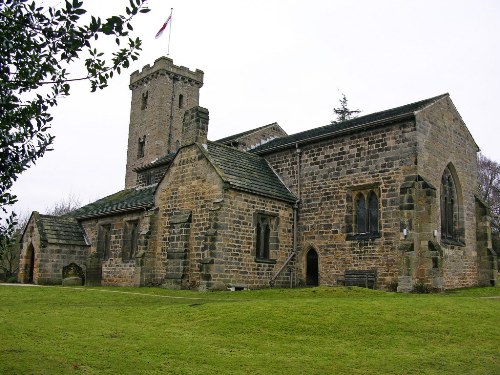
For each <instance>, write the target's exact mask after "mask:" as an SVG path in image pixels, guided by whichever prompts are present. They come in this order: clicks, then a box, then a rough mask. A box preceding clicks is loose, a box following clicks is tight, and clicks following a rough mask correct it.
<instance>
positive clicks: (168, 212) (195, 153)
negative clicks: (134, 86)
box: [151, 144, 223, 288]
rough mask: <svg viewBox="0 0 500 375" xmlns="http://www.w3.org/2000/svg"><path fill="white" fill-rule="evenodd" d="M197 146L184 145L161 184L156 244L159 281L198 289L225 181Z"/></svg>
mask: <svg viewBox="0 0 500 375" xmlns="http://www.w3.org/2000/svg"><path fill="white" fill-rule="evenodd" d="M200 147H203V146H201V145H198V144H193V145H190V146H187V147H183V148H182V149H181V150H180V151H179V153H178V154H177V157H176V158H175V160H174V161H173V162H172V164H171V166H170V168H169V169H168V171H167V173H166V175H165V178H164V179H163V180H162V182H161V183H160V185H159V186H158V189H157V191H158V193H157V195H156V198H155V199H156V202H155V204H156V206H157V207H158V209H159V211H158V216H157V220H158V231H157V233H156V236H155V241H154V242H152V243H151V246H153V247H154V251H155V252H156V253H155V259H156V264H155V270H156V278H155V280H157V281H158V282H161V283H162V284H163V285H164V286H165V287H168V288H198V287H199V286H200V281H201V274H200V271H201V270H200V264H201V261H202V258H203V253H204V250H205V247H206V241H207V237H206V235H207V231H209V230H210V228H211V227H210V218H211V216H212V215H213V214H212V211H211V210H212V209H213V207H214V206H215V205H217V204H218V202H220V201H221V199H223V182H222V180H221V178H220V177H219V176H218V174H217V172H216V171H215V170H214V168H213V166H212V165H211V164H210V163H209V161H208V160H207V159H206V158H205V157H204V155H203V153H202V151H201V150H200Z"/></svg>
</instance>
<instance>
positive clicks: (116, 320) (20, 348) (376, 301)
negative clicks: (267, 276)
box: [0, 285, 500, 375]
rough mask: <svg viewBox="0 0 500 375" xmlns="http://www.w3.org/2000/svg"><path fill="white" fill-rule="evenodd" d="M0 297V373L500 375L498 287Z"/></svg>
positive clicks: (44, 292) (83, 291)
mask: <svg viewBox="0 0 500 375" xmlns="http://www.w3.org/2000/svg"><path fill="white" fill-rule="evenodd" d="M485 297H498V298H485ZM0 298H1V305H0V374H247V373H251V374H288V375H291V374H440V375H442V374H454V375H456V374H485V375H492V374H500V288H482V289H470V290H460V291H456V292H453V293H447V294H431V295H429V294H428V295H415V294H396V293H385V292H380V291H372V290H366V289H361V288H340V287H339V288H326V287H321V288H313V289H293V290H283V289H273V290H258V291H244V292H234V293H231V292H211V293H197V292H191V291H170V290H163V289H156V288H141V289H138V288H105V287H100V288H84V287H82V288H63V287H20V286H5V285H0Z"/></svg>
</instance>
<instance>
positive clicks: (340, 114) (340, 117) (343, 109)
mask: <svg viewBox="0 0 500 375" xmlns="http://www.w3.org/2000/svg"><path fill="white" fill-rule="evenodd" d="M339 103H340V107H338V108H333V113H334V114H335V115H336V116H337V118H336V119H335V120H332V121H331V123H332V124H338V123H339V122H344V121H347V120H351V119H353V118H356V117H358V116H357V115H358V113H361V111H360V110H359V109H354V110H351V109H349V106H348V104H347V98H346V96H345V94H344V93H342V99H339Z"/></svg>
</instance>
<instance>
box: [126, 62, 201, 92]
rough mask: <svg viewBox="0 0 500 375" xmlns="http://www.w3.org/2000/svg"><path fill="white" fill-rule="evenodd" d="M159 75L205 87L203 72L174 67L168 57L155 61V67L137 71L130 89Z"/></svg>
mask: <svg viewBox="0 0 500 375" xmlns="http://www.w3.org/2000/svg"><path fill="white" fill-rule="evenodd" d="M159 75H168V76H171V77H172V78H175V79H177V80H182V81H184V82H186V83H190V84H192V85H195V86H197V87H198V88H200V87H202V86H203V75H204V73H203V71H202V70H200V69H196V70H195V71H192V70H189V68H186V67H185V66H177V65H174V61H173V60H172V59H171V58H168V57H165V56H163V57H160V58H158V59H156V60H155V62H154V64H153V66H150V65H149V64H147V65H145V66H144V67H143V68H142V70H141V71H139V70H136V71H135V72H133V73H132V74H131V75H130V86H129V87H130V89H131V90H132V89H134V88H136V87H138V86H140V85H143V84H144V83H147V82H149V81H150V80H151V79H154V78H157V77H158V76H159Z"/></svg>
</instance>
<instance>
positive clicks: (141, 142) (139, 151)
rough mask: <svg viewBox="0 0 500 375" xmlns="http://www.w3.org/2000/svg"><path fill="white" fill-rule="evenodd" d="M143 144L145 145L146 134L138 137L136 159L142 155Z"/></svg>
mask: <svg viewBox="0 0 500 375" xmlns="http://www.w3.org/2000/svg"><path fill="white" fill-rule="evenodd" d="M145 145H146V136H145V135H144V136H143V137H142V138H139V142H138V143H137V159H140V158H143V157H144V146H145Z"/></svg>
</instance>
